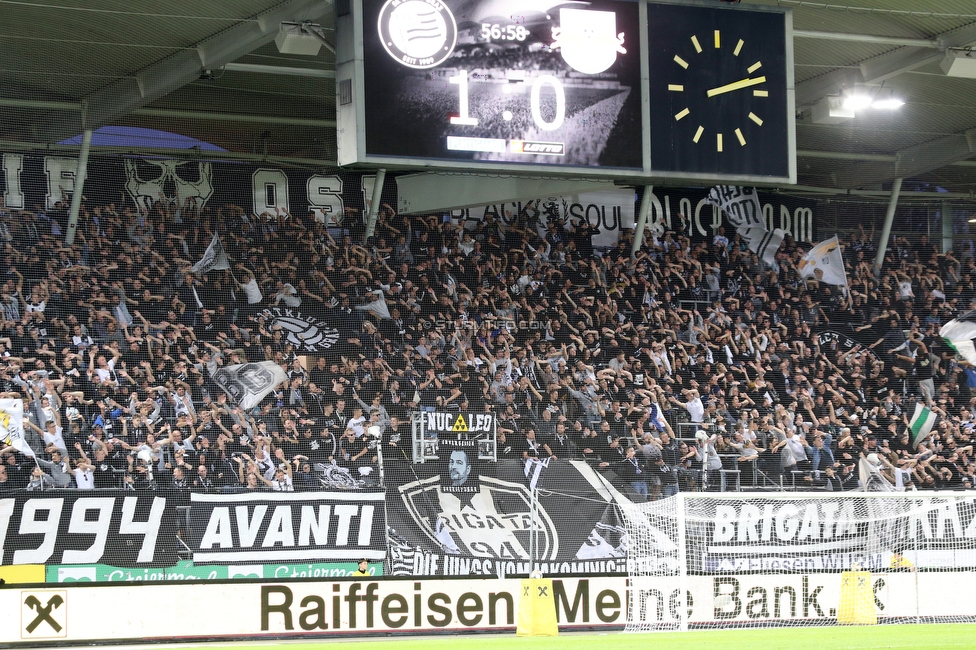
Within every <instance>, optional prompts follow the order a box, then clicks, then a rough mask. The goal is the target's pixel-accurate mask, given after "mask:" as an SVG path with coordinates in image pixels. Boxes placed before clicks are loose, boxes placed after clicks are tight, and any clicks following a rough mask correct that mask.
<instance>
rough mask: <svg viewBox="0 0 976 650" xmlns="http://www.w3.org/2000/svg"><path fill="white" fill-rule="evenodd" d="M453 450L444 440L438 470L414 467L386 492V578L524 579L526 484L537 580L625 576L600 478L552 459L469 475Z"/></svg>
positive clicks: (609, 492) (616, 525)
mask: <svg viewBox="0 0 976 650" xmlns="http://www.w3.org/2000/svg"><path fill="white" fill-rule="evenodd" d="M462 444H463V441H457V442H454V445H453V446H452V451H451V453H450V454H446V453H445V454H442V455H441V458H442V460H441V463H437V464H430V465H416V466H414V468H415V469H416V471H417V472H420V473H422V474H423V475H421V474H419V473H414V474H413V475H412V476H411V478H410V479H406V480H404V482H403V483H402V484H401V485H399V486H390V487H389V488H388V494H389V496H388V498H387V517H388V519H389V525H390V529H389V540H388V545H389V552H390V568H391V573H392V574H393V575H417V576H422V575H436V576H449V575H469V574H470V575H486V576H487V575H491V576H499V575H522V574H528V573H529V571H530V570H531V569H530V568H529V564H528V563H529V550H530V546H531V545H532V544H531V542H530V534H531V531H532V519H533V518H532V496H531V491H530V485H531V483H532V482H533V481H535V484H536V487H537V488H538V499H539V501H538V513H537V516H536V517H535V519H536V527H537V528H536V530H537V533H536V534H537V547H536V550H535V557H536V558H537V560H538V561H539V562H540V563H541V564H542V566H543V572H544V573H546V574H547V575H551V574H570V573H599V574H602V575H611V574H622V573H626V559H625V558H626V549H625V547H624V530H623V524H622V521H621V520H620V518H619V516H618V514H619V513H618V510H617V507H616V505H615V501H614V495H615V494H616V492H615V491H614V490H613V489H612V488H610V486H609V483H608V482H607V481H606V480H605V479H604V478H603V477H602V476H600V475H598V474H597V473H596V472H594V471H593V470H592V469H591V468H590V467H589V466H587V465H585V464H583V463H575V462H569V461H562V460H554V461H549V462H539V461H536V460H531V461H529V462H528V463H523V462H522V461H515V460H510V461H500V462H498V463H497V464H491V465H486V466H484V467H481V468H479V467H478V466H477V465H475V464H474V463H473V462H471V461H470V456H471V453H470V450H465V449H464V447H463V446H462ZM466 452H467V453H466ZM478 469H481V470H482V471H481V473H477V470H478ZM387 482H388V483H389V482H390V481H389V473H388V474H387Z"/></svg>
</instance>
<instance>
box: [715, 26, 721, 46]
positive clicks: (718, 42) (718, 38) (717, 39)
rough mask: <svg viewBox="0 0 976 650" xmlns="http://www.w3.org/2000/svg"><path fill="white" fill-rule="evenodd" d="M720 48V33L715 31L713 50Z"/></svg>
mask: <svg viewBox="0 0 976 650" xmlns="http://www.w3.org/2000/svg"><path fill="white" fill-rule="evenodd" d="M720 47H722V32H720V31H719V30H717V29H716V30H715V49H716V50H717V49H718V48H720Z"/></svg>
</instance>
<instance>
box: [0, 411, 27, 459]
mask: <svg viewBox="0 0 976 650" xmlns="http://www.w3.org/2000/svg"><path fill="white" fill-rule="evenodd" d="M0 440H3V441H4V444H8V445H10V446H11V447H13V448H14V449H16V450H17V451H19V452H20V453H22V454H23V455H25V456H34V455H35V454H34V450H33V449H31V448H30V445H28V444H27V440H25V439H24V403H23V402H22V401H20V400H19V399H0Z"/></svg>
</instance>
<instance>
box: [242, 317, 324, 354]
mask: <svg viewBox="0 0 976 650" xmlns="http://www.w3.org/2000/svg"><path fill="white" fill-rule="evenodd" d="M258 317H264V318H265V319H266V320H267V327H268V328H269V329H270V330H272V333H273V331H274V330H275V329H279V330H281V332H282V335H283V337H284V339H285V340H286V341H288V342H289V343H291V344H292V345H294V346H295V347H296V348H298V349H299V350H304V351H306V352H321V351H322V350H328V349H329V348H331V347H332V346H333V345H335V344H336V341H338V340H339V330H338V329H336V328H335V327H332V326H331V325H329V324H328V323H325V322H323V321H321V320H319V319H318V318H316V317H315V316H310V315H308V314H303V313H302V312H300V311H298V310H297V309H281V308H279V307H272V308H270V309H265V310H264V311H262V312H260V313H259V314H258Z"/></svg>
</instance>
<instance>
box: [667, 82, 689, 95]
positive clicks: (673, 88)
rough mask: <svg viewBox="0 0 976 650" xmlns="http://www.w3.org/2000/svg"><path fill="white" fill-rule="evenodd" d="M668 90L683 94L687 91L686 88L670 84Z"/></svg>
mask: <svg viewBox="0 0 976 650" xmlns="http://www.w3.org/2000/svg"><path fill="white" fill-rule="evenodd" d="M668 90H670V91H671V92H675V93H683V92H684V91H685V87H684V86H682V85H681V84H668Z"/></svg>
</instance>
